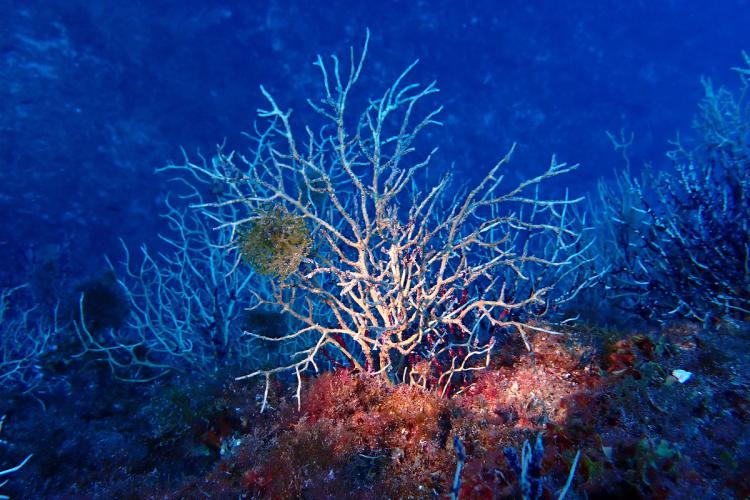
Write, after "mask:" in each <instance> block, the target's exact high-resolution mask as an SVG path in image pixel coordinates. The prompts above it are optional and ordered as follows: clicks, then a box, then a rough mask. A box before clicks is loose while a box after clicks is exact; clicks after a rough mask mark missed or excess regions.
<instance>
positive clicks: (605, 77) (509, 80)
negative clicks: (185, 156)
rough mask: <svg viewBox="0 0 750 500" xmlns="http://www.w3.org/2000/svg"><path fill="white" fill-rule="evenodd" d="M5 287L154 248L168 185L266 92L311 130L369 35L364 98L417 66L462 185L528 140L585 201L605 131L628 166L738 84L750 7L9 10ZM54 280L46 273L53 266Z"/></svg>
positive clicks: (355, 5) (3, 4)
mask: <svg viewBox="0 0 750 500" xmlns="http://www.w3.org/2000/svg"><path fill="white" fill-rule="evenodd" d="M0 24H1V26H0V103H2V106H1V108H0V162H1V163H0V217H1V218H2V225H1V226H0V262H1V263H2V264H0V285H2V286H7V285H10V284H13V283H18V282H21V281H24V280H25V279H27V274H28V273H30V272H33V271H34V269H37V270H38V269H39V268H40V267H42V268H44V269H45V270H47V271H49V272H50V273H52V274H55V276H53V277H52V278H54V279H58V280H60V281H61V282H62V281H66V280H67V281H75V279H80V277H82V276H85V275H87V274H90V273H95V272H96V271H97V270H98V269H101V268H102V267H103V264H104V261H103V256H104V255H105V254H116V253H118V252H120V249H119V242H118V238H123V239H124V240H125V241H127V242H128V243H129V244H131V245H136V244H138V243H140V242H146V243H151V244H156V234H157V233H158V232H159V231H160V230H163V226H162V221H161V220H160V219H159V217H158V214H159V213H160V211H161V208H162V199H163V196H164V194H165V192H166V191H167V190H168V189H169V185H168V183H167V182H166V179H165V177H164V176H159V175H155V174H154V169H155V168H156V167H159V166H162V165H164V164H166V163H167V162H169V161H170V160H172V161H179V160H180V155H181V153H180V149H179V147H180V146H182V147H184V148H185V149H186V150H187V151H188V152H190V153H191V154H192V153H195V152H196V151H199V150H200V151H204V152H210V151H211V150H212V149H213V148H214V147H215V144H217V143H218V142H220V141H222V140H223V139H224V138H226V139H227V141H228V144H229V147H230V148H244V147H245V146H246V143H245V142H244V141H243V139H242V138H241V137H240V132H241V131H243V130H249V129H250V128H251V126H252V120H253V118H254V114H255V110H256V109H257V108H258V107H259V106H263V105H264V102H263V101H262V96H261V94H260V92H259V84H261V83H262V84H264V85H265V86H266V87H267V88H268V89H269V90H270V91H271V92H272V93H273V95H274V96H276V98H277V100H278V101H279V103H280V104H281V105H282V106H284V107H290V108H293V109H295V113H294V115H293V116H294V118H295V120H297V121H295V123H296V124H301V123H304V121H305V120H307V119H309V118H310V116H311V115H310V113H309V111H308V110H307V107H306V104H305V99H306V98H307V97H308V96H311V97H315V96H317V95H319V91H320V82H319V72H318V70H317V68H315V67H313V66H312V64H311V63H312V62H313V61H314V59H315V55H316V54H321V55H324V56H327V55H328V54H331V53H338V54H340V55H341V56H343V57H346V52H347V50H348V47H349V46H352V45H353V46H355V47H361V45H362V43H363V40H364V37H365V30H366V27H369V28H370V30H371V32H372V40H371V44H370V52H369V58H368V60H367V63H366V66H365V70H364V75H363V78H362V81H361V82H360V89H359V94H358V95H359V96H378V95H380V94H381V93H382V91H383V89H384V88H385V85H387V84H388V83H390V82H391V81H392V79H394V78H395V77H396V76H397V75H398V74H399V73H400V71H401V70H402V69H403V68H404V67H406V66H407V65H408V64H409V63H411V62H412V61H413V60H415V59H417V58H419V59H420V61H421V62H420V64H419V65H418V67H417V68H416V70H415V71H414V73H413V79H414V80H415V81H419V82H422V83H428V82H430V81H432V80H437V81H438V86H439V87H440V88H441V94H439V96H438V98H437V99H436V100H435V101H434V102H435V103H436V104H439V103H442V104H444V105H445V110H444V112H443V114H442V115H441V116H442V121H443V122H444V124H445V126H444V127H442V128H441V129H434V130H433V131H431V132H430V135H429V137H427V139H428V140H429V142H430V143H433V144H434V145H437V146H439V147H440V154H439V156H438V157H437V158H436V163H437V164H438V165H439V166H442V167H443V168H447V166H449V165H451V164H453V165H454V166H453V168H454V169H455V170H456V172H457V173H459V174H460V176H461V177H463V176H466V177H471V176H473V175H478V174H479V173H481V172H482V171H484V169H486V168H489V166H490V165H491V164H492V162H493V161H494V160H496V159H497V158H499V157H500V156H501V155H502V154H503V153H505V151H506V150H507V149H508V147H509V146H510V144H512V143H513V142H514V141H516V142H518V145H519V146H518V154H517V155H516V158H515V160H514V162H513V163H512V172H513V173H512V175H518V176H525V175H530V174H532V173H534V172H539V171H540V170H541V169H542V168H544V167H545V166H546V164H547V163H548V162H549V159H550V156H551V155H552V154H553V153H555V154H557V155H558V158H559V159H560V160H561V161H567V162H571V163H580V164H581V167H580V169H579V170H578V171H577V172H576V173H575V174H571V175H569V176H568V177H567V178H564V179H560V180H559V181H558V182H560V183H564V184H565V185H566V186H570V187H571V188H572V189H573V191H575V192H578V193H583V192H586V191H587V190H590V189H591V188H592V187H593V186H594V183H595V181H596V179H598V178H600V177H606V176H610V175H611V173H612V172H613V170H614V169H615V168H618V167H620V166H621V162H620V159H619V157H618V155H617V154H615V153H614V152H613V150H612V147H611V144H610V142H609V140H608V139H607V137H606V135H605V131H606V130H611V131H619V130H620V129H625V130H627V131H632V132H633V133H635V143H634V145H633V148H632V151H631V156H632V161H633V165H634V166H639V165H642V164H643V163H646V162H649V163H651V164H653V165H654V167H655V168H659V167H660V165H663V164H665V162H666V159H665V157H664V152H665V151H666V150H667V149H668V144H667V140H668V139H670V138H672V137H674V135H675V133H676V131H677V130H681V131H682V133H683V135H689V134H690V130H689V127H690V121H691V117H692V116H693V113H694V112H695V109H696V108H695V105H696V103H697V101H698V100H699V98H700V96H701V93H702V89H701V87H700V82H699V78H700V77H701V76H702V75H705V76H710V77H711V78H712V79H713V80H714V81H715V82H718V83H727V84H732V85H734V84H735V83H736V75H735V74H733V72H731V70H730V67H731V66H733V65H737V64H739V63H740V60H741V59H740V52H741V50H742V49H745V50H750V37H749V36H748V34H747V32H748V26H750V2H748V1H744V0H738V1H724V2H721V1H720V2H696V1H692V2H689V1H657V2H654V1H629V2H621V1H601V2H591V1H581V0H578V1H566V2H529V1H508V2H490V1H481V0H479V1H471V2H468V1H435V2H427V1H403V2H402V1H390V2H369V1H367V2H347V1H329V2H318V3H316V2H292V1H271V2H241V1H224V2H197V1H179V2H177V1H164V0H153V1H144V0H134V1H129V2H115V1H107V0H98V1H81V0H71V1H65V2H62V1H60V2H54V1H50V2H24V1H8V0H2V1H0ZM44 266H47V267H44Z"/></svg>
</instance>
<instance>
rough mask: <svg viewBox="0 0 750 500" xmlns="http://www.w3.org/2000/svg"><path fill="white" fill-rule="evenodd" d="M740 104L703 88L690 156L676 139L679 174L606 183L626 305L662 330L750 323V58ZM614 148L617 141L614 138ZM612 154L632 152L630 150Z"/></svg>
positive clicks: (615, 292) (606, 252) (610, 253)
mask: <svg viewBox="0 0 750 500" xmlns="http://www.w3.org/2000/svg"><path fill="white" fill-rule="evenodd" d="M745 62H746V64H747V65H748V68H743V69H741V68H736V69H737V70H738V71H739V72H740V75H741V77H742V88H741V92H740V95H739V97H738V98H735V97H734V96H733V95H732V93H730V92H729V91H727V90H726V89H724V88H720V89H718V90H716V89H715V88H714V87H713V85H712V84H711V82H710V81H708V80H704V81H703V88H704V91H705V96H704V98H703V100H702V101H701V103H700V106H699V111H700V112H699V114H698V117H697V119H696V121H695V124H694V128H695V130H696V132H698V133H699V134H700V138H701V141H700V142H699V143H698V144H697V145H695V146H694V147H692V148H688V146H686V143H685V142H684V141H682V140H680V139H679V138H678V139H677V140H676V141H674V143H673V144H674V149H673V150H672V151H670V152H669V154H668V156H669V158H670V159H671V160H672V164H673V169H672V171H669V172H662V173H660V174H658V175H650V176H647V177H646V179H645V180H644V181H640V180H639V179H637V178H636V177H634V176H632V175H631V174H630V173H629V171H628V170H627V169H626V170H625V171H624V172H623V173H622V174H621V175H620V176H619V177H618V180H617V183H616V184H615V185H614V186H611V185H606V184H602V185H601V198H602V203H603V206H604V210H605V214H604V215H603V217H601V220H602V225H603V227H605V228H606V230H607V233H608V234H607V236H605V238H602V241H605V240H606V242H607V245H606V247H605V248H604V249H603V250H602V251H601V259H603V260H604V261H606V262H607V265H608V266H609V268H610V269H611V272H610V273H609V279H608V284H609V288H608V289H609V290H610V292H611V295H612V296H613V297H614V298H617V299H620V300H621V302H620V306H621V307H622V308H624V309H626V310H628V311H630V312H635V313H637V314H639V315H641V316H643V317H645V318H650V319H655V320H657V321H663V320H667V319H670V318H677V317H689V318H691V319H695V320H698V321H709V320H711V319H712V318H718V317H725V318H727V319H743V318H747V317H748V316H750V222H749V221H750V135H749V134H750V100H749V97H750V96H748V91H749V89H750V80H748V74H750V58H748V56H747V55H745ZM613 139H614V138H613ZM614 142H615V145H616V147H618V148H619V149H622V150H623V151H626V149H627V146H628V143H629V141H626V140H623V139H618V140H615V141H614Z"/></svg>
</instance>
